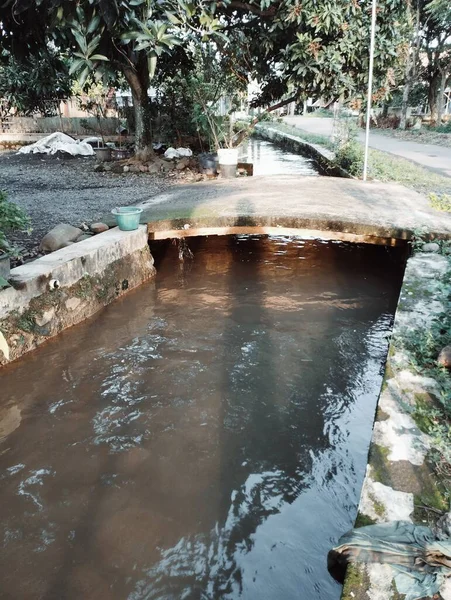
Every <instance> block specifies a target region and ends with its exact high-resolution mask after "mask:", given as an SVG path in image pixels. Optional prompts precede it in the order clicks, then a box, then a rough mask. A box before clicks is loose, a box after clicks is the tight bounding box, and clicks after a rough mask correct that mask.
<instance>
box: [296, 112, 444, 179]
mask: <svg viewBox="0 0 451 600" xmlns="http://www.w3.org/2000/svg"><path fill="white" fill-rule="evenodd" d="M285 121H286V122H287V123H288V124H289V125H294V126H295V127H299V128H300V129H304V130H305V131H308V132H310V133H316V134H319V135H327V136H330V135H331V134H332V128H333V119H325V118H319V117H318V118H316V117H302V116H295V117H285ZM359 139H360V141H361V142H362V143H363V142H364V141H365V133H364V132H363V131H362V132H360V133H359ZM370 146H371V148H376V149H377V150H382V151H384V152H389V153H390V154H396V155H397V156H402V157H403V158H406V159H408V160H411V161H412V162H415V163H418V164H419V165H422V166H423V167H426V168H427V169H430V170H431V171H435V172H436V173H439V174H440V175H445V176H446V177H451V148H444V147H443V146H436V145H434V144H419V143H417V142H407V141H405V140H399V139H397V138H391V137H389V136H388V135H384V134H381V133H377V132H373V131H372V132H371V135H370Z"/></svg>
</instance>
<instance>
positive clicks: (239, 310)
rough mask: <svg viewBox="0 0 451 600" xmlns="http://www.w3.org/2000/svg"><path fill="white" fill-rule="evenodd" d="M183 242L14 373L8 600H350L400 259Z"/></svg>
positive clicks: (5, 505) (7, 415) (8, 381)
mask: <svg viewBox="0 0 451 600" xmlns="http://www.w3.org/2000/svg"><path fill="white" fill-rule="evenodd" d="M189 243H190V246H191V248H192V250H193V251H194V260H193V261H187V262H185V263H184V264H180V263H179V262H178V255H177V248H176V247H175V246H173V245H170V244H166V243H162V244H161V245H159V246H158V247H155V253H156V255H157V268H158V271H159V275H158V277H157V281H156V282H151V283H149V284H147V285H144V286H142V287H141V288H140V289H139V290H136V291H134V292H131V293H130V294H129V295H128V296H126V297H124V298H122V299H120V300H118V301H117V302H116V303H114V304H113V305H111V306H109V307H108V308H107V309H105V310H104V311H103V312H102V313H100V314H99V315H97V316H96V317H95V318H93V319H91V320H90V321H88V322H86V323H85V324H83V325H81V326H79V327H76V328H74V329H72V330H70V331H68V332H65V333H63V334H62V335H61V336H60V337H59V338H58V339H57V340H54V341H52V342H50V343H48V344H47V345H46V346H44V347H42V348H41V349H40V350H39V351H38V352H35V353H34V354H32V355H31V356H29V357H26V358H25V359H23V360H21V361H20V362H18V363H17V364H13V365H10V366H9V367H8V368H7V369H5V370H4V371H3V372H2V375H1V386H2V387H1V390H2V394H1V396H2V397H1V404H0V418H1V419H6V421H7V423H6V426H2V424H1V421H0V432H1V434H2V435H3V437H2V438H1V439H0V479H1V487H0V502H1V507H2V509H1V511H2V512H1V515H2V519H1V525H0V547H1V560H0V581H1V593H0V596H1V597H4V598H21V599H35V598H42V599H46V600H47V599H62V598H64V599H65V600H67V599H80V600H81V599H83V600H86V599H96V600H98V599H100V598H102V599H110V598H111V599H121V600H122V599H124V598H128V599H129V600H144V599H146V600H147V599H149V600H150V599H155V600H156V599H158V600H160V599H170V600H172V599H173V600H179V599H190V600H191V599H193V600H194V599H203V600H207V599H208V600H213V599H216V598H226V599H232V598H233V599H236V598H243V599H248V600H254V599H255V600H257V599H258V600H278V599H282V598H283V599H284V600H290V599H292V600H294V599H296V600H298V599H299V598H302V599H304V598H306V599H307V598H308V599H314V598H318V599H322V600H334V599H336V600H338V598H339V596H340V586H339V585H338V584H337V583H335V581H333V580H332V578H331V577H330V576H329V574H328V573H327V569H326V555H327V551H328V550H329V548H330V546H331V545H333V544H334V543H335V542H336V541H337V539H338V537H339V536H340V535H341V534H342V533H343V532H344V531H346V530H348V529H349V528H350V527H351V526H352V523H353V520H354V518H355V514H356V504H357V502H358V496H359V490H360V487H361V484H362V480H363V475H364V470H365V465H366V456H367V450H368V444H369V439H370V435H371V426H372V420H373V415H374V410H375V404H376V399H377V395H378V391H379V386H380V383H381V369H382V365H383V362H384V358H385V354H386V351H387V333H388V332H389V331H390V328H391V322H392V315H393V312H394V309H395V305H396V299H397V295H398V291H399V285H400V279H401V270H402V269H401V266H400V263H401V261H400V260H399V259H400V256H399V255H398V254H397V251H395V250H393V249H391V250H386V249H384V248H381V247H368V246H360V247H357V246H352V245H347V244H339V243H332V242H328V243H326V242H305V241H302V240H298V239H293V240H288V239H284V238H264V239H258V238H252V237H251V238H246V237H238V238H226V237H224V238H211V239H205V238H196V239H195V238H193V239H191V240H190V242H189ZM8 423H9V424H8ZM11 423H13V425H11Z"/></svg>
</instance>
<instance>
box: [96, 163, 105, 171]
mask: <svg viewBox="0 0 451 600" xmlns="http://www.w3.org/2000/svg"><path fill="white" fill-rule="evenodd" d="M104 170H105V168H104V166H103V163H99V164H98V165H95V166H94V171H95V172H96V173H102V171H104Z"/></svg>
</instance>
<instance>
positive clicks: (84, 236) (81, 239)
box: [69, 233, 92, 244]
mask: <svg viewBox="0 0 451 600" xmlns="http://www.w3.org/2000/svg"><path fill="white" fill-rule="evenodd" d="M89 238H92V233H84V234H83V235H81V236H80V237H79V238H78V239H77V240H76V242H77V244H78V242H83V241H84V240H89ZM69 243H70V244H72V242H69Z"/></svg>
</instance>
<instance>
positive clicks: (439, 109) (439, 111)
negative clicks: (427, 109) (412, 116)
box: [437, 71, 448, 125]
mask: <svg viewBox="0 0 451 600" xmlns="http://www.w3.org/2000/svg"><path fill="white" fill-rule="evenodd" d="M440 79H441V81H440V92H439V97H438V102H437V125H441V124H442V116H443V109H444V106H443V105H444V102H445V91H446V82H447V80H448V76H447V73H446V72H445V71H442V76H441V78H440Z"/></svg>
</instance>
